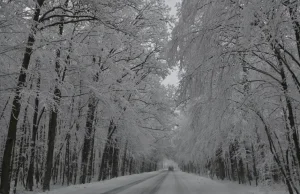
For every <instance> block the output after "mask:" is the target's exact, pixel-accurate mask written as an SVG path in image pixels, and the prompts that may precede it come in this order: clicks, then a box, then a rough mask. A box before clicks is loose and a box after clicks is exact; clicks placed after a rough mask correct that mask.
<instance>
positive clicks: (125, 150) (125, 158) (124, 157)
mask: <svg viewBox="0 0 300 194" xmlns="http://www.w3.org/2000/svg"><path fill="white" fill-rule="evenodd" d="M127 145H128V141H126V144H125V148H124V155H123V161H122V162H123V163H122V176H124V175H125V169H126V160H127Z"/></svg>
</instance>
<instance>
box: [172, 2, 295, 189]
mask: <svg viewBox="0 0 300 194" xmlns="http://www.w3.org/2000/svg"><path fill="white" fill-rule="evenodd" d="M299 7H300V1H297V0H183V2H182V5H181V8H180V10H179V13H178V17H179V21H178V23H177V24H176V27H175V28H174V30H173V32H172V41H171V43H170V48H169V52H168V53H169V54H168V61H169V62H170V64H179V65H180V68H181V73H180V77H181V81H180V85H179V88H178V92H177V99H176V100H177V105H178V107H179V108H180V110H181V117H180V127H179V128H180V129H181V130H180V131H179V135H178V137H177V138H176V140H175V141H176V144H177V146H178V152H177V158H178V162H180V165H181V167H182V169H183V170H185V171H188V172H194V173H200V174H207V173H208V172H209V174H210V176H211V177H212V178H216V177H217V178H219V179H228V180H232V181H238V182H239V183H244V184H252V185H261V186H264V185H271V184H284V185H286V189H287V191H288V192H289V193H290V194H299V193H300V137H299V124H300V106H299V105H300V101H299V99H300V98H299V97H300V9H299Z"/></svg>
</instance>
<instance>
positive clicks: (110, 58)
mask: <svg viewBox="0 0 300 194" xmlns="http://www.w3.org/2000/svg"><path fill="white" fill-rule="evenodd" d="M168 11H169V8H168V7H167V6H166V5H165V3H164V1H163V0H101V1H100V0H28V1H24V0H13V1H11V0H0V165H1V168H0V176H1V182H0V193H1V194H8V193H9V192H10V191H11V192H13V193H16V192H17V191H18V190H28V191H32V190H43V191H47V190H49V189H50V188H51V186H52V185H70V184H82V183H88V182H91V181H97V180H98V181H100V180H105V179H109V178H114V177H118V176H121V175H127V174H133V173H140V172H147V171H153V170H156V169H157V162H158V160H159V159H160V157H161V155H162V154H163V152H164V149H166V148H165V147H164V144H165V143H164V139H168V138H166V137H167V135H166V134H168V132H170V129H172V127H173V124H172V123H173V119H172V118H173V115H174V107H175V104H174V103H173V100H172V99H173V95H174V89H173V88H172V87H165V86H163V85H162V84H161V81H162V80H163V79H164V78H165V76H166V75H167V74H168V71H169V67H168V65H167V63H166V60H165V57H164V56H165V54H164V53H165V52H164V48H165V45H166V43H167V41H168V25H169V23H170V22H172V18H171V17H170V16H169V15H168Z"/></svg>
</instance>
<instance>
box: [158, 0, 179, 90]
mask: <svg viewBox="0 0 300 194" xmlns="http://www.w3.org/2000/svg"><path fill="white" fill-rule="evenodd" d="M165 1H166V4H167V5H169V6H170V7H171V14H172V15H174V16H175V15H176V7H175V5H176V3H178V2H181V0H165ZM178 81H179V80H178V68H175V69H174V70H173V71H172V72H171V74H170V75H169V76H168V77H167V78H166V79H165V80H164V81H163V82H162V83H163V84H164V85H168V84H170V85H175V86H178Z"/></svg>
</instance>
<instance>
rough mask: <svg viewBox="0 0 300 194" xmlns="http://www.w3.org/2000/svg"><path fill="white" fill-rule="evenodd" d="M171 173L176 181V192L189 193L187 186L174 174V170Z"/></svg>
mask: <svg viewBox="0 0 300 194" xmlns="http://www.w3.org/2000/svg"><path fill="white" fill-rule="evenodd" d="M173 174H174V178H175V182H176V188H177V189H176V190H177V193H184V194H187V193H190V192H189V189H188V187H187V186H186V185H185V184H184V183H183V181H182V180H179V178H178V177H177V175H176V172H174V173H173Z"/></svg>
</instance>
